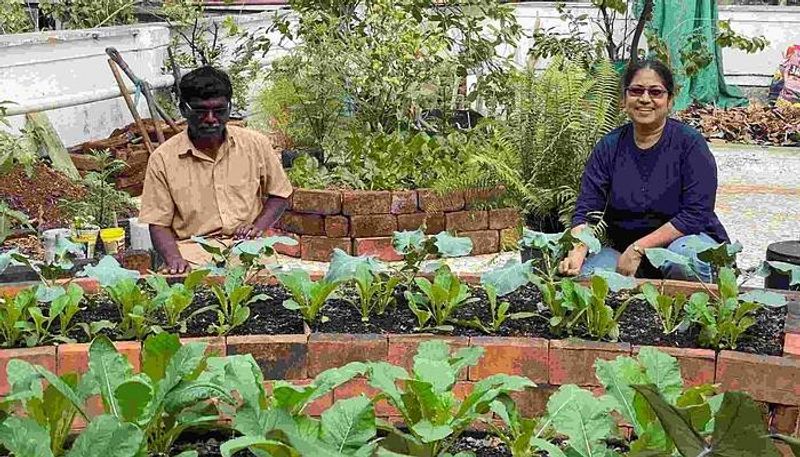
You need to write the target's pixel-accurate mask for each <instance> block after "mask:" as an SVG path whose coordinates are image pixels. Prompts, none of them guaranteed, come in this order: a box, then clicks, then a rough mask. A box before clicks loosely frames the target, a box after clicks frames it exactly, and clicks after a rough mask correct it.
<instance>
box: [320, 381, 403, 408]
mask: <svg viewBox="0 0 800 457" xmlns="http://www.w3.org/2000/svg"><path fill="white" fill-rule="evenodd" d="M379 393H380V390H378V389H376V388H374V387H372V386H370V385H369V383H368V382H367V380H366V379H364V378H356V379H351V380H350V381H348V382H346V383H344V384H342V385H341V386H339V387H337V388H336V389H334V390H333V401H334V402H336V401H339V400H342V399H345V398H352V397H357V396H359V395H362V394H363V395H365V396H367V397H369V398H374V397H375V396H377V395H378V394H379ZM375 414H376V415H377V416H378V417H387V416H399V415H400V412H399V411H398V410H397V409H396V408H395V407H393V406H392V405H390V404H389V402H387V401H386V400H381V401H379V402H377V403H376V404H375Z"/></svg>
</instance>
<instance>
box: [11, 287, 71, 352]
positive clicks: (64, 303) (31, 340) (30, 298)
mask: <svg viewBox="0 0 800 457" xmlns="http://www.w3.org/2000/svg"><path fill="white" fill-rule="evenodd" d="M39 287H41V286H36V288H34V289H33V290H34V292H33V294H32V295H26V296H24V297H23V298H22V303H20V304H15V305H14V306H18V307H17V308H15V309H25V310H26V311H27V312H28V315H29V317H28V318H27V319H26V320H18V321H17V323H16V324H15V326H16V327H17V328H19V329H21V330H22V332H23V333H24V334H25V344H26V345H27V346H28V347H33V346H40V345H43V344H46V343H48V342H50V341H60V342H63V343H72V342H74V340H73V339H72V338H70V337H69V333H70V331H71V330H72V329H73V328H74V325H73V323H72V319H73V318H74V317H75V314H77V313H78V311H80V303H81V300H82V299H83V289H82V288H81V287H80V286H78V285H76V284H70V285H68V286H67V287H66V288H65V289H63V290H64V293H62V294H60V295H59V296H58V297H56V298H54V299H53V300H52V301H51V302H50V307H49V308H48V309H47V315H45V314H44V310H42V308H40V307H39V306H36V297H37V292H36V291H38V289H39ZM14 301H15V302H16V298H15V300H14ZM26 302H27V303H26ZM12 313H13V311H12ZM6 316H8V315H6ZM4 317H5V316H4ZM8 317H9V318H10V317H11V316H8ZM56 321H57V322H58V324H59V332H58V333H57V334H54V333H53V331H52V330H51V327H52V325H53V323H55V322H56Z"/></svg>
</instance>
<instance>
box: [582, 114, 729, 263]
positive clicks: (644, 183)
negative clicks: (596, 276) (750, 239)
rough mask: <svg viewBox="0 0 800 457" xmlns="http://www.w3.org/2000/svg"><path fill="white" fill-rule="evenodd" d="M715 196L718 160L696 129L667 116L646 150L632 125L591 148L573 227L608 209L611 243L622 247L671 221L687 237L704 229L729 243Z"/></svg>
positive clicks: (711, 235)
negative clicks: (652, 142) (654, 142)
mask: <svg viewBox="0 0 800 457" xmlns="http://www.w3.org/2000/svg"><path fill="white" fill-rule="evenodd" d="M716 196H717V164H716V162H715V160H714V156H713V155H712V154H711V151H710V150H709V149H708V145H707V144H706V141H705V139H704V138H703V137H702V136H701V135H700V134H699V133H698V132H697V131H696V130H694V129H693V128H691V127H689V126H687V125H684V124H682V123H680V122H678V121H676V120H674V119H667V124H666V125H665V126H664V133H663V135H662V136H661V139H660V140H658V143H656V144H655V145H654V146H653V147H651V148H650V149H646V150H645V149H640V148H639V147H638V146H636V142H635V141H634V139H633V124H630V123H629V124H626V125H624V126H622V127H620V128H618V129H616V130H614V131H613V132H611V133H609V134H608V135H606V136H604V137H603V139H601V140H600V142H599V143H597V146H596V147H595V148H594V151H592V155H591V156H590V157H589V160H588V162H587V163H586V169H585V170H584V173H583V179H582V181H581V192H580V195H579V196H578V201H577V204H576V208H575V215H574V217H573V218H572V225H573V226H576V225H579V224H583V223H585V222H594V220H592V219H591V217H590V216H589V213H592V212H602V211H605V216H604V220H605V221H606V222H607V224H608V232H607V233H608V236H609V239H610V241H611V245H612V247H614V248H616V249H618V250H620V251H623V250H625V249H626V248H627V247H628V245H630V244H631V243H633V242H634V241H636V240H638V239H639V238H641V237H643V236H645V235H647V234H649V233H651V232H653V231H654V230H656V229H657V228H659V227H661V226H662V225H664V224H665V223H667V222H672V225H674V226H675V228H676V229H678V230H680V231H681V232H682V233H683V234H684V235H694V234H698V233H701V232H704V233H706V234H708V235H709V236H710V237H711V238H714V239H715V240H716V241H717V242H728V241H729V239H728V234H727V233H726V232H725V228H724V227H723V226H722V224H721V223H720V222H719V219H718V218H717V215H716V214H715V213H714V202H715V200H716Z"/></svg>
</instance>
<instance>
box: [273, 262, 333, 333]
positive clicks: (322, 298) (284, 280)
mask: <svg viewBox="0 0 800 457" xmlns="http://www.w3.org/2000/svg"><path fill="white" fill-rule="evenodd" d="M276 276H277V278H278V281H280V283H281V284H282V285H283V287H285V288H286V289H287V290H288V291H289V293H290V294H291V295H292V298H290V299H287V300H284V302H283V307H284V308H286V309H290V310H297V311H300V314H301V315H302V316H303V320H304V321H305V322H306V323H307V324H309V325H311V324H314V323H316V322H317V320H320V321H321V322H327V321H328V318H327V316H320V314H321V312H322V308H323V307H324V306H325V302H326V301H327V300H328V299H329V298H332V296H333V294H334V293H335V292H336V289H337V288H338V287H339V284H340V283H339V281H336V280H329V279H325V278H323V279H320V280H318V281H312V280H311V276H310V275H309V274H308V272H307V271H305V270H302V269H299V268H297V269H293V270H290V271H288V272H277V273H276Z"/></svg>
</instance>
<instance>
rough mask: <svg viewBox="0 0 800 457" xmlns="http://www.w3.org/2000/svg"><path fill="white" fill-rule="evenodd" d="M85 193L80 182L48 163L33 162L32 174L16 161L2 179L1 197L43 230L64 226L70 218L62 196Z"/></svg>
mask: <svg viewBox="0 0 800 457" xmlns="http://www.w3.org/2000/svg"><path fill="white" fill-rule="evenodd" d="M84 194H85V191H84V189H83V187H82V186H81V185H80V184H79V183H75V182H73V181H71V180H70V179H69V178H68V177H67V176H65V175H64V174H62V173H60V172H58V171H56V170H54V169H53V168H51V167H50V166H48V165H47V164H45V163H37V164H35V165H34V166H33V173H32V174H31V176H30V177H29V176H28V175H27V174H26V173H25V169H24V168H23V167H22V166H19V165H17V166H16V167H14V168H13V169H12V170H11V171H10V172H9V173H8V174H7V175H5V176H3V179H0V199H3V200H5V201H6V202H7V203H8V205H9V206H10V207H11V208H12V209H15V210H18V211H22V212H23V213H25V214H27V215H28V217H29V218H30V219H32V220H33V223H32V225H33V226H34V227H37V228H38V229H40V230H47V229H50V228H58V227H64V226H66V225H68V223H69V221H68V220H67V218H66V217H65V215H64V214H63V213H62V211H61V210H60V209H59V207H58V203H59V201H60V200H61V199H65V198H66V199H78V198H81V197H82V196H83V195H84Z"/></svg>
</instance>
